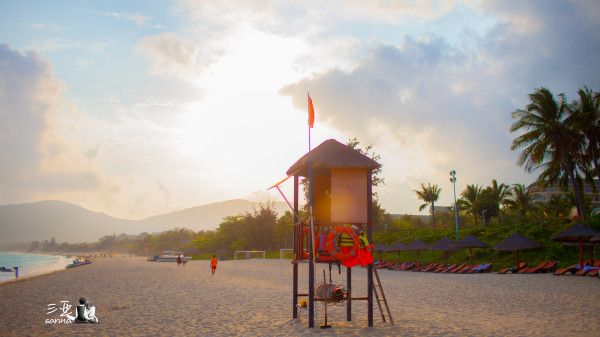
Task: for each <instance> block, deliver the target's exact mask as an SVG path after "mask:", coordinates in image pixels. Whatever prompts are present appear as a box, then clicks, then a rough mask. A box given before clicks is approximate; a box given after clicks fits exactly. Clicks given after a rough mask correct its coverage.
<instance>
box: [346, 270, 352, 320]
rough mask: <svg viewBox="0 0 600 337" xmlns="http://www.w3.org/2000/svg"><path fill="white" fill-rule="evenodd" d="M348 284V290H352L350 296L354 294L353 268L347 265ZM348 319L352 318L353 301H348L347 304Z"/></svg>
mask: <svg viewBox="0 0 600 337" xmlns="http://www.w3.org/2000/svg"><path fill="white" fill-rule="evenodd" d="M346 285H347V287H348V291H350V296H352V268H348V267H346ZM346 320H347V321H351V320H352V301H348V304H347V305H346Z"/></svg>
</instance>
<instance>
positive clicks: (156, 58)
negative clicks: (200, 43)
mask: <svg viewBox="0 0 600 337" xmlns="http://www.w3.org/2000/svg"><path fill="white" fill-rule="evenodd" d="M137 49H138V50H139V51H141V52H143V53H145V54H146V55H147V56H148V57H149V58H150V60H151V62H152V64H151V66H150V69H149V72H150V74H152V75H154V76H166V77H170V76H176V77H181V78H193V77H194V76H195V75H196V74H197V73H198V72H199V71H200V69H199V66H198V63H197V56H198V52H199V48H198V47H197V46H196V45H194V44H192V43H190V42H188V41H186V40H184V39H182V38H181V37H179V36H178V35H177V34H175V33H163V34H159V35H154V36H147V37H144V38H143V39H141V40H140V41H139V43H138V45H137Z"/></svg>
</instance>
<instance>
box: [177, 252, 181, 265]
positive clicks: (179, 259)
mask: <svg viewBox="0 0 600 337" xmlns="http://www.w3.org/2000/svg"><path fill="white" fill-rule="evenodd" d="M179 266H181V254H179V255H177V267H179Z"/></svg>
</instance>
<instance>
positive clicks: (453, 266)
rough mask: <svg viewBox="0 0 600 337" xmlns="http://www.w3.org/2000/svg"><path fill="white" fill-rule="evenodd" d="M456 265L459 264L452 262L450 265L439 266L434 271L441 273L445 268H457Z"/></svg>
mask: <svg viewBox="0 0 600 337" xmlns="http://www.w3.org/2000/svg"><path fill="white" fill-rule="evenodd" d="M456 266H457V265H456V263H455V264H451V265H448V266H444V267H440V268H437V269H435V270H434V271H433V272H434V273H441V272H443V271H445V270H448V269H454V268H456Z"/></svg>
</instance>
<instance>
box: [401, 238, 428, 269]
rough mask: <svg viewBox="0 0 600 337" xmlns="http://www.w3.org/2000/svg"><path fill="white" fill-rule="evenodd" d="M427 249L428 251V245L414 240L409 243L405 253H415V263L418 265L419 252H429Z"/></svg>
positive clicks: (419, 261)
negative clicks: (414, 251)
mask: <svg viewBox="0 0 600 337" xmlns="http://www.w3.org/2000/svg"><path fill="white" fill-rule="evenodd" d="M429 249H430V247H429V245H428V244H426V243H425V242H423V241H421V240H419V239H416V240H415V241H413V242H411V243H409V244H408V246H406V250H407V251H413V250H416V251H417V262H418V263H419V264H421V254H420V253H419V252H420V251H422V250H429Z"/></svg>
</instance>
